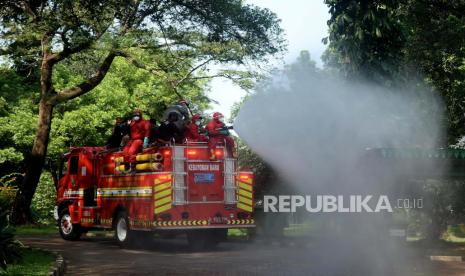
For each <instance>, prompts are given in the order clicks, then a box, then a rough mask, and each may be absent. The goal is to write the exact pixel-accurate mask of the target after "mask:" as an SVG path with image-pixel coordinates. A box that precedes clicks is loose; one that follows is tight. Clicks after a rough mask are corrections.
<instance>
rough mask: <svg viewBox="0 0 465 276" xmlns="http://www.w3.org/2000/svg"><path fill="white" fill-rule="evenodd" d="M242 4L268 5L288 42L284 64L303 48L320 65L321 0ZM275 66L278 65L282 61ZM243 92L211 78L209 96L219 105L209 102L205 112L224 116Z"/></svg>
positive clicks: (323, 24)
mask: <svg viewBox="0 0 465 276" xmlns="http://www.w3.org/2000/svg"><path fill="white" fill-rule="evenodd" d="M246 3H248V4H253V5H256V6H259V7H263V8H268V9H270V10H271V11H273V12H274V13H276V14H277V16H278V18H280V19H281V20H282V22H281V27H282V28H283V29H284V33H285V38H286V39H287V44H288V46H287V48H288V51H287V52H286V53H285V54H284V60H283V61H284V62H285V63H291V62H293V61H294V60H295V59H296V58H297V56H298V55H299V53H300V51H302V50H307V51H309V52H310V55H311V57H312V59H313V60H315V61H316V62H317V65H319V66H321V65H322V62H321V59H320V57H321V55H322V54H323V52H324V50H325V45H324V44H323V43H322V42H321V39H322V38H323V37H326V36H327V33H328V32H327V29H328V28H327V25H326V21H327V20H328V19H329V16H330V15H329V13H328V8H327V6H326V5H325V4H324V3H323V0H292V1H282V0H247V1H246ZM276 66H278V67H279V66H282V62H281V63H277V64H276ZM245 94H246V92H245V91H244V90H242V89H241V88H240V87H238V86H236V85H234V84H233V83H232V82H231V81H229V80H227V79H223V78H217V79H213V81H212V83H211V92H210V94H209V96H210V98H211V99H213V100H215V101H217V102H218V103H219V104H212V108H211V110H209V111H208V112H213V111H219V112H221V113H223V114H224V115H225V117H226V118H228V117H229V115H230V109H231V106H232V105H233V104H234V103H235V102H238V101H239V100H240V99H241V98H242V97H243V96H244V95H245Z"/></svg>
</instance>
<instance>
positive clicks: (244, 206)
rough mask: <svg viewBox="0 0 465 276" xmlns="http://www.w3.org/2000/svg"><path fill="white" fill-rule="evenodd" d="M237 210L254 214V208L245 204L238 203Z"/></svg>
mask: <svg viewBox="0 0 465 276" xmlns="http://www.w3.org/2000/svg"><path fill="white" fill-rule="evenodd" d="M237 208H239V209H242V210H245V211H247V212H252V207H251V206H248V205H245V204H243V203H241V202H238V203H237Z"/></svg>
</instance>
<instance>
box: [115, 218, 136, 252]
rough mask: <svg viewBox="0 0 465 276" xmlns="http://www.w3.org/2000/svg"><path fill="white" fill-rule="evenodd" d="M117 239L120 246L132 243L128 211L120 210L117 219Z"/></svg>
mask: <svg viewBox="0 0 465 276" xmlns="http://www.w3.org/2000/svg"><path fill="white" fill-rule="evenodd" d="M114 228H115V229H114V230H115V239H116V241H117V242H118V244H119V246H120V247H126V246H128V245H129V244H130V241H131V238H132V237H131V236H132V233H131V232H132V231H131V230H130V228H129V220H128V215H127V213H126V212H119V213H118V214H117V215H116V219H115V226H114Z"/></svg>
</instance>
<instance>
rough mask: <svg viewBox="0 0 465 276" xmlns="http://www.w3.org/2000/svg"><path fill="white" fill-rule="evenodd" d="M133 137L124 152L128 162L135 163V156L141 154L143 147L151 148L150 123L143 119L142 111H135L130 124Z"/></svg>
mask: <svg viewBox="0 0 465 276" xmlns="http://www.w3.org/2000/svg"><path fill="white" fill-rule="evenodd" d="M129 127H130V131H131V136H130V138H131V139H130V140H129V141H128V143H127V144H126V145H125V146H124V149H123V152H124V154H125V159H126V160H127V161H128V162H134V161H135V158H136V157H135V154H136V153H138V152H140V151H141V149H142V147H143V148H146V147H148V146H149V136H150V122H149V121H148V120H144V119H142V112H141V111H140V109H138V108H137V109H135V110H134V112H133V113H132V118H131V120H130V123H129Z"/></svg>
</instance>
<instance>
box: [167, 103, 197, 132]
mask: <svg viewBox="0 0 465 276" xmlns="http://www.w3.org/2000/svg"><path fill="white" fill-rule="evenodd" d="M188 105H189V103H188V102H187V101H185V100H181V101H179V102H178V103H176V104H174V105H172V106H170V107H168V108H167V109H166V110H165V112H164V113H163V117H162V122H166V121H168V115H169V114H170V113H176V114H178V120H177V121H176V122H175V124H176V126H177V127H178V129H179V131H181V132H184V129H185V128H186V125H187V124H188V123H189V120H190V116H189V108H188V107H187V106H188Z"/></svg>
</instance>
